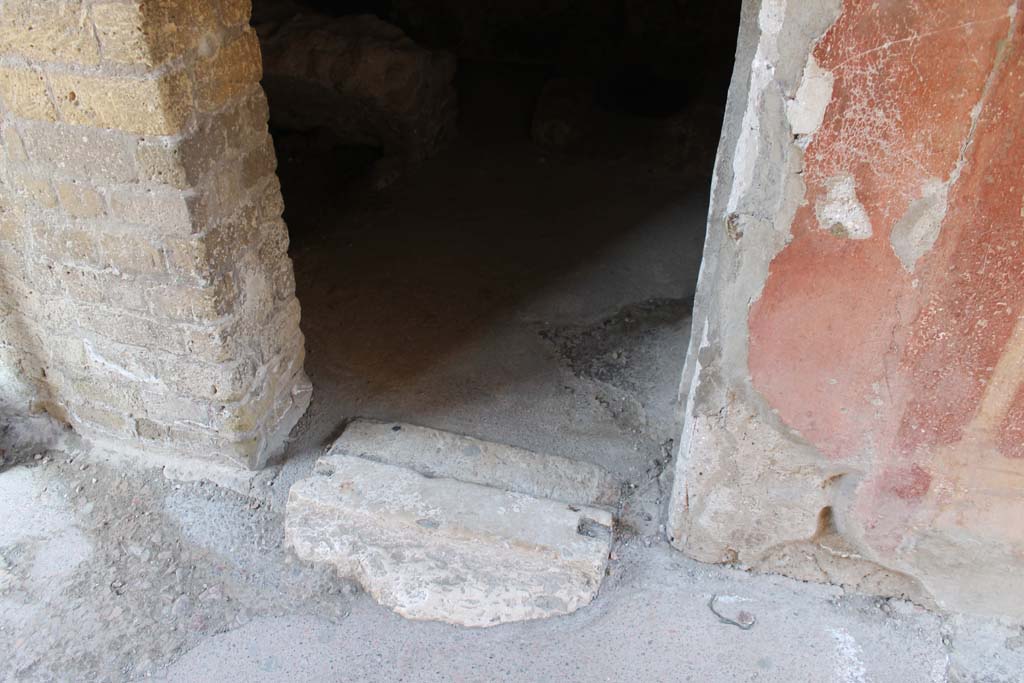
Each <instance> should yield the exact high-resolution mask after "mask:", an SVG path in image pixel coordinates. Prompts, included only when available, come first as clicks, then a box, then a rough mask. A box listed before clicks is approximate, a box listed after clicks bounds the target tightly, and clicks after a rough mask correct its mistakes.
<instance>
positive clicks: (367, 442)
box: [322, 419, 621, 506]
mask: <svg viewBox="0 0 1024 683" xmlns="http://www.w3.org/2000/svg"><path fill="white" fill-rule="evenodd" d="M328 455H354V456H358V457H361V458H368V459H370V460H374V461H376V462H381V463H385V464H389V465H399V466H401V467H407V468H409V469H412V470H415V471H417V472H419V473H420V474H423V475H425V476H428V477H447V478H449V479H458V480H459V481H464V482H469V483H474V484H483V485H485V486H493V487H495V488H499V489H504V490H506V491H515V492H517V493H526V494H529V495H531V496H537V497H540V498H550V499H552V500H560V501H563V502H566V503H573V504H576V505H602V506H610V505H614V504H615V503H616V502H617V501H618V500H619V495H620V488H621V487H620V485H619V482H617V481H616V480H615V479H614V478H613V477H612V475H611V474H609V473H608V472H607V471H606V470H604V469H602V468H601V467H598V466H597V465H593V464H591V463H587V462H580V461H577V460H570V459H569V458H563V457H559V456H553V455H543V454H540V453H534V452H533V451H528V450H526V449H523V448H516V447H514V446H507V445H505V444H499V443H493V442H490V441H483V440H481V439H475V438H473V437H471V436H464V435H462V434H454V433H452V432H445V431H441V430H438V429H431V428H429V427H419V426H416V425H410V424H404V423H399V422H378V421H376V420H367V419H358V420H354V421H353V422H352V423H350V424H349V425H348V426H347V427H346V428H345V431H344V432H343V433H342V435H341V436H340V437H339V438H338V439H337V440H336V441H335V442H334V444H333V445H332V446H331V448H330V450H329V451H328ZM322 462H323V463H324V464H323V466H324V467H329V466H330V464H329V463H330V459H329V458H328V459H326V460H324V461H322Z"/></svg>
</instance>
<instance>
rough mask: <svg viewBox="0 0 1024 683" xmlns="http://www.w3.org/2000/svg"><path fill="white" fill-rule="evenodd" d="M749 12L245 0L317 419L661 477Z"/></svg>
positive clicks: (660, 2) (620, 5)
mask: <svg viewBox="0 0 1024 683" xmlns="http://www.w3.org/2000/svg"><path fill="white" fill-rule="evenodd" d="M739 4H740V3H739V2H738V1H737V0H729V1H728V2H720V3H703V2H700V3H698V2H691V1H689V0H644V1H640V0H637V1H635V2H623V1H621V0H619V1H614V2H613V1H608V2H596V3H595V2H583V1H582V0H561V1H555V0H551V1H549V2H540V1H539V0H535V1H532V2H513V1H511V0H484V1H480V0H429V1H417V2H412V0H408V1H407V0H364V1H362V2H355V1H353V2H326V0H321V1H313V0H309V1H308V2H305V3H296V2H287V1H283V0H257V2H256V3H255V8H254V24H255V25H256V27H257V30H258V31H259V33H260V36H261V42H262V45H263V51H264V63H265V72H266V73H265V79H264V85H265V88H266V90H267V93H268V97H269V100H270V107H271V124H272V132H273V134H274V138H275V146H276V148H277V153H278V160H279V169H278V173H279V175H280V178H281V183H282V189H283V194H284V199H285V206H286V209H285V218H286V221H287V223H288V226H289V231H290V234H291V238H292V247H291V255H292V258H293V259H294V262H295V270H296V280H297V289H298V296H299V299H300V301H301V303H302V309H303V322H302V328H303V332H304V334H305V335H306V345H307V351H308V356H307V372H308V374H309V375H310V377H311V379H312V380H313V383H314V387H315V391H314V399H313V405H312V407H311V412H310V416H311V417H310V419H311V420H312V421H313V424H315V425H320V427H321V428H322V429H323V430H325V432H326V431H329V430H331V429H333V428H334V427H335V426H336V425H337V424H338V422H339V421H340V420H343V419H345V418H349V417H354V416H364V417H371V418H380V419H387V420H401V421H405V422H410V423H416V424H423V425H428V426H431V427H436V428H440V429H447V430H451V431H455V432H461V433H466V434H471V435H474V436H478V437H482V438H486V439H490V440H494V441H501V442H504V443H508V444H513V445H517V446H522V447H525V448H529V449H533V450H537V451H541V452H547V453H551V454H556V455H563V456H567V457H573V458H580V459H584V460H588V461H591V462H594V463H596V464H599V465H601V466H603V467H605V468H607V469H608V470H610V471H611V472H612V473H613V474H616V475H617V476H618V477H620V478H621V479H622V480H624V481H627V482H630V483H632V484H634V485H636V486H637V487H639V488H641V489H642V488H643V487H644V485H645V484H649V483H650V482H652V481H654V480H656V479H657V476H658V475H659V474H660V472H661V471H662V469H663V468H664V467H665V465H666V464H667V460H668V458H669V457H671V453H672V450H673V449H672V442H673V439H675V438H676V436H677V433H678V430H679V420H678V414H679V412H678V409H679V406H678V401H677V390H678V383H679V377H680V375H681V372H682V365H683V360H684V356H685V351H686V346H687V342H688V337H689V326H690V308H691V302H692V296H693V293H694V290H695V287H696V278H697V273H698V270H699V266H700V260H701V249H702V245H703V240H704V230H705V215H706V209H707V201H708V194H709V185H710V177H711V171H712V165H713V161H714V154H715V150H716V147H717V143H718V138H719V132H720V126H721V119H722V112H723V110H724V104H725V95H726V90H727V88H728V83H729V78H730V75H731V70H732V63H733V53H734V48H735V41H736V30H737V26H738V24H739ZM656 504H657V501H656V500H655V499H654V497H652V498H651V499H650V500H645V501H641V502H638V503H637V505H639V506H640V507H644V506H647V508H648V509H649V513H650V514H649V513H641V514H639V515H638V519H641V520H645V519H646V520H647V521H650V520H652V519H656V518H657V516H658V515H657V514H656V511H654V507H655V506H656Z"/></svg>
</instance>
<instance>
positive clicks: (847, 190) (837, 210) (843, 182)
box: [815, 174, 873, 240]
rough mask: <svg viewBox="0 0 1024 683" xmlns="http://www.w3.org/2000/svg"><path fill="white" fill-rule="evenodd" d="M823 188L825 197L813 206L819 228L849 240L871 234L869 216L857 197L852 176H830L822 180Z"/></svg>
mask: <svg viewBox="0 0 1024 683" xmlns="http://www.w3.org/2000/svg"><path fill="white" fill-rule="evenodd" d="M825 189H826V195H825V197H824V198H823V199H820V200H818V203H817V205H816V206H815V214H816V215H817V216H818V225H819V227H821V229H822V230H825V231H827V232H830V233H832V234H833V235H836V236H838V237H847V238H849V239H852V240H865V239H867V238H869V237H871V235H872V234H873V232H872V230H871V219H870V218H868V213H867V211H865V210H864V206H863V205H862V204H861V203H860V200H859V199H858V198H857V187H856V182H855V181H854V179H853V176H851V175H848V174H844V175H837V176H833V177H832V178H829V179H828V181H827V182H826V183H825Z"/></svg>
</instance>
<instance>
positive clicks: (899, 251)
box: [889, 178, 949, 273]
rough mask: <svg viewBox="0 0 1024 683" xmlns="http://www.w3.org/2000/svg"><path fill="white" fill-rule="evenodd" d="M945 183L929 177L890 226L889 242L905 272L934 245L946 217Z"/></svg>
mask: <svg viewBox="0 0 1024 683" xmlns="http://www.w3.org/2000/svg"><path fill="white" fill-rule="evenodd" d="M948 194H949V186H948V185H947V184H946V183H944V182H942V181H941V180H939V179H938V178H933V179H931V180H929V181H928V182H926V183H925V184H924V186H923V187H922V188H921V196H920V198H918V199H916V200H915V201H914V202H913V203H911V205H910V206H909V207H908V208H907V212H906V213H905V214H903V217H902V218H900V219H899V220H898V221H897V222H896V224H895V225H894V226H893V228H892V233H891V234H890V235H889V242H890V243H891V244H892V250H893V251H894V252H896V256H898V257H899V259H900V263H902V264H903V267H904V268H905V269H906V270H907V272H910V273H912V272H914V267H915V266H916V265H917V262H918V260H919V259H920V258H921V257H922V256H924V255H925V254H926V253H928V251H930V250H931V248H932V247H933V246H935V240H937V239H938V238H939V231H940V230H941V229H942V221H943V220H944V219H945V218H946V207H947V199H948Z"/></svg>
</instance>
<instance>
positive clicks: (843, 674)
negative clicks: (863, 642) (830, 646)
mask: <svg viewBox="0 0 1024 683" xmlns="http://www.w3.org/2000/svg"><path fill="white" fill-rule="evenodd" d="M829 632H830V633H831V634H832V639H833V640H835V643H836V669H835V672H836V675H835V679H834V680H836V681H837V682H838V683H865V681H867V673H868V672H867V669H866V668H865V666H864V661H863V660H862V659H861V655H862V654H863V651H862V650H861V648H860V645H858V644H857V641H856V640H855V639H854V637H853V636H851V635H850V634H849V633H848V632H847V631H846V629H843V628H832V629H829Z"/></svg>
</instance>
